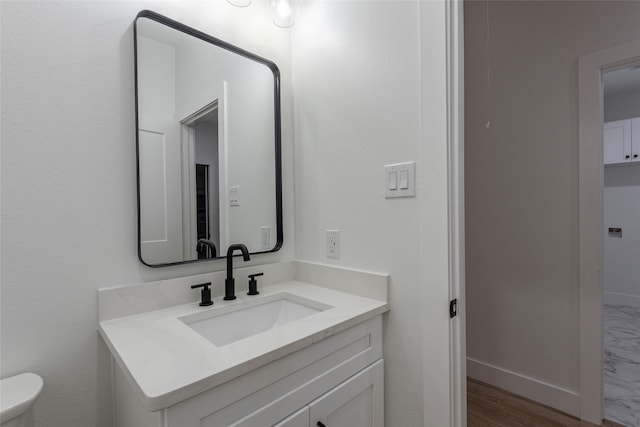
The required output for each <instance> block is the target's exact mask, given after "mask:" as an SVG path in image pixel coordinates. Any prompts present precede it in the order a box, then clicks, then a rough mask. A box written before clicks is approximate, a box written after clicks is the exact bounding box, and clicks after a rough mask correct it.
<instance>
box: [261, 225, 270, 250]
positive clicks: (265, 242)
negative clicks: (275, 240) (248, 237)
mask: <svg viewBox="0 0 640 427" xmlns="http://www.w3.org/2000/svg"><path fill="white" fill-rule="evenodd" d="M270 244H271V227H269V226H268V225H263V226H262V227H260V249H261V250H263V251H268V250H269V249H271V248H270V247H269V246H270Z"/></svg>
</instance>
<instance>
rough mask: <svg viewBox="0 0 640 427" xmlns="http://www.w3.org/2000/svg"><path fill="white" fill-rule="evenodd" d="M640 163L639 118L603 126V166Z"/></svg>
mask: <svg viewBox="0 0 640 427" xmlns="http://www.w3.org/2000/svg"><path fill="white" fill-rule="evenodd" d="M638 161H640V117H638V118H635V119H626V120H617V121H615V122H608V123H605V124H604V164H605V165H610V164H617V163H628V162H638Z"/></svg>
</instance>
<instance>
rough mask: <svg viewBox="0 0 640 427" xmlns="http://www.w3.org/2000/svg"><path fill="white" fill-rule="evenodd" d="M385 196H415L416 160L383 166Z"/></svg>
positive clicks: (389, 197)
mask: <svg viewBox="0 0 640 427" xmlns="http://www.w3.org/2000/svg"><path fill="white" fill-rule="evenodd" d="M384 183H385V188H384V195H385V198H387V199H391V198H394V197H415V196H416V162H406V163H395V164H393V165H386V166H385V167H384Z"/></svg>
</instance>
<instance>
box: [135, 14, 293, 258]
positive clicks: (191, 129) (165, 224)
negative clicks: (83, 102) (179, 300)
mask: <svg viewBox="0 0 640 427" xmlns="http://www.w3.org/2000/svg"><path fill="white" fill-rule="evenodd" d="M134 27H135V51H136V122H137V154H138V234H139V240H138V243H139V246H138V249H139V250H138V254H139V258H140V260H141V261H142V262H143V263H144V264H146V265H149V266H154V267H155V266H164V265H172V264H180V263H185V262H194V261H201V260H207V259H213V258H219V257H224V256H225V255H226V251H227V247H228V246H229V245H231V244H234V243H242V244H244V245H246V246H247V248H248V249H249V251H250V252H251V253H254V254H255V253H262V252H272V251H276V250H278V249H279V248H280V246H281V245H282V196H281V188H282V184H281V169H280V81H279V71H278V68H277V66H276V65H275V64H274V63H273V62H271V61H268V60H266V59H263V58H260V57H258V56H256V55H253V54H251V53H249V52H247V51H244V50H242V49H240V48H238V47H236V46H233V45H230V44H228V43H226V42H223V41H221V40H219V39H216V38H213V37H211V36H208V35H206V34H204V33H201V32H199V31H197V30H194V29H192V28H190V27H187V26H184V25H182V24H180V23H178V22H175V21H173V20H170V19H168V18H166V17H163V16H161V15H158V14H156V13H154V12H150V11H142V12H140V13H139V14H138V17H137V18H136V21H135V25H134Z"/></svg>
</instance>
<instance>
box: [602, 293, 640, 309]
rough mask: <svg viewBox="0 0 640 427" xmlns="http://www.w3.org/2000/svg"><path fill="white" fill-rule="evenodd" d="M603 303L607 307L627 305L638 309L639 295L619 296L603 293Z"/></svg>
mask: <svg viewBox="0 0 640 427" xmlns="http://www.w3.org/2000/svg"><path fill="white" fill-rule="evenodd" d="M604 303H605V304H608V305H627V306H631V307H640V295H631V294H621V293H618V292H605V293H604Z"/></svg>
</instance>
